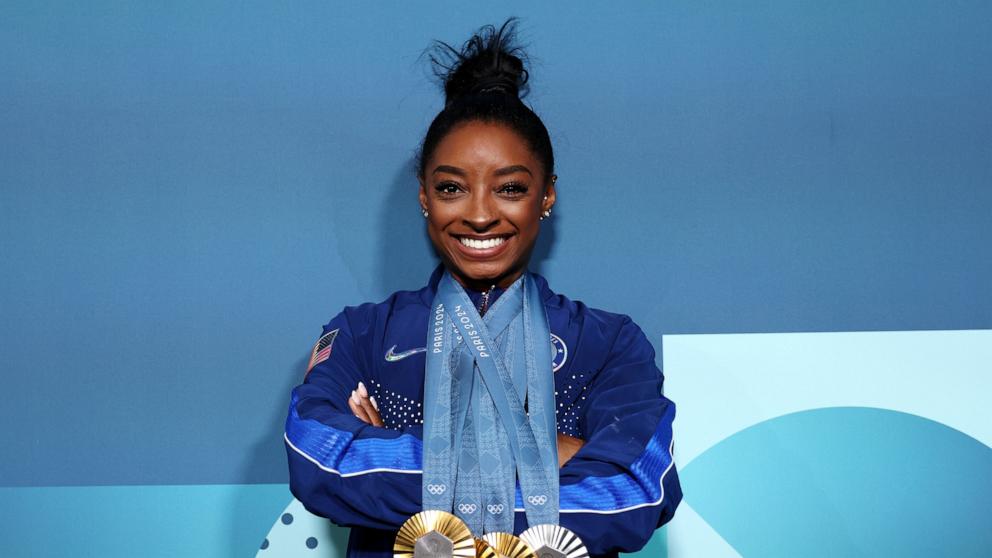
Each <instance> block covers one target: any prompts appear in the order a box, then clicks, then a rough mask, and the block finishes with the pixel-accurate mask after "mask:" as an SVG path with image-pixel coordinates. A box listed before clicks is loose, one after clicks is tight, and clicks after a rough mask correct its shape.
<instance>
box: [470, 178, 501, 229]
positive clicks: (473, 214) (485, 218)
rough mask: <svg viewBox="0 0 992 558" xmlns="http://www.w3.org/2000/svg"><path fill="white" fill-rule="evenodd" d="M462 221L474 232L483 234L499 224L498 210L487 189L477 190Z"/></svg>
mask: <svg viewBox="0 0 992 558" xmlns="http://www.w3.org/2000/svg"><path fill="white" fill-rule="evenodd" d="M462 220H463V221H464V222H465V224H466V225H468V226H469V227H472V229H473V230H475V231H476V232H485V231H487V230H489V229H491V228H492V227H494V226H495V225H496V223H499V210H498V208H497V207H496V205H495V200H493V199H492V196H491V195H490V193H489V191H488V188H477V189H476V191H475V192H474V193H473V195H472V197H471V199H470V200H469V204H468V207H466V210H465V215H464V216H463V218H462Z"/></svg>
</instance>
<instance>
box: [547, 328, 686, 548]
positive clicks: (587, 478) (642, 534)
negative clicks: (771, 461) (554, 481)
mask: <svg viewBox="0 0 992 558" xmlns="http://www.w3.org/2000/svg"><path fill="white" fill-rule="evenodd" d="M654 359H655V353H654V349H653V348H652V347H651V344H650V343H649V342H648V340H647V338H646V337H645V336H644V333H643V332H642V331H641V329H640V328H639V327H637V325H636V324H634V323H633V322H632V321H630V319H629V318H627V317H624V319H623V323H622V325H621V327H620V329H619V332H618V334H617V336H616V338H615V340H614V342H613V346H612V348H611V349H610V354H609V356H608V358H607V360H606V364H605V365H604V367H603V369H601V370H600V371H599V373H598V374H597V376H596V378H595V379H594V380H593V383H592V384H591V385H590V394H589V395H588V396H587V399H588V401H589V402H588V404H587V406H586V407H585V409H584V411H583V412H582V415H581V417H580V428H581V431H582V438H583V440H585V444H584V445H583V446H582V448H581V449H580V450H579V451H578V453H576V454H575V456H574V457H573V458H572V459H570V460H569V461H568V462H567V463H566V464H565V466H564V467H562V469H561V470H560V473H559V474H560V496H559V498H560V507H561V516H560V522H561V524H562V525H563V526H565V527H568V528H569V529H571V530H573V531H574V532H575V533H576V534H578V535H579V537H581V538H582V540H583V541H584V542H585V543H586V546H587V547H588V549H589V552H590V554H605V553H611V552H617V551H620V552H634V551H636V550H639V549H640V548H642V547H643V546H644V545H645V544H647V542H648V541H649V540H650V539H651V536H652V534H653V533H654V530H655V529H657V528H658V527H660V526H661V525H662V524H664V523H666V522H667V521H669V520H670V519H671V518H672V516H673V514H674V513H675V508H676V507H677V506H678V504H679V502H680V501H681V500H682V490H681V487H680V486H679V480H678V474H677V473H676V471H675V465H674V462H673V460H672V447H673V442H672V421H673V419H674V418H675V405H674V404H673V403H672V402H671V401H669V400H668V399H666V398H665V397H664V396H663V395H662V393H661V388H662V374H661V371H660V370H659V369H658V367H657V365H655V360H654Z"/></svg>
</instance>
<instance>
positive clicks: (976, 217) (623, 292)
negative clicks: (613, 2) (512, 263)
mask: <svg viewBox="0 0 992 558" xmlns="http://www.w3.org/2000/svg"><path fill="white" fill-rule="evenodd" d="M508 15H520V16H522V17H523V24H522V35H523V38H524V39H525V41H526V42H527V43H528V45H529V50H530V52H532V53H533V55H534V57H535V65H534V68H533V74H534V79H533V83H532V94H531V96H530V97H529V101H530V102H531V103H532V105H533V106H534V108H535V110H537V112H538V113H539V114H541V115H542V116H543V117H544V118H545V121H546V123H547V125H548V127H549V129H550V130H551V133H552V136H553V140H554V141H555V145H556V148H557V153H556V154H557V157H558V164H559V166H558V169H557V171H558V174H559V176H560V179H559V183H558V184H559V200H560V202H559V204H558V205H557V206H556V211H555V216H554V218H553V219H552V220H551V221H550V226H549V227H546V230H545V231H544V235H543V237H542V240H541V247H540V250H539V254H538V256H537V259H538V261H536V262H535V264H536V267H537V268H538V270H539V271H541V272H542V273H544V274H545V275H546V276H547V277H548V278H549V280H550V282H551V284H552V285H553V286H554V288H555V289H556V290H558V291H561V292H564V293H567V294H569V295H570V296H572V297H573V298H577V299H581V300H584V301H586V302H587V303H589V304H591V305H593V306H599V307H605V308H608V309H611V310H614V311H618V312H624V313H628V314H631V315H632V316H633V317H634V318H635V320H637V321H638V323H640V324H641V326H642V327H643V328H644V329H645V331H646V332H647V333H648V334H649V336H650V338H651V339H652V340H653V341H655V342H656V343H657V344H659V345H660V342H661V337H662V335H663V334H664V335H670V334H689V333H707V334H715V333H730V332H811V331H880V330H961V329H989V328H992V258H990V257H989V252H990V249H989V246H990V243H992V217H990V215H992V209H990V208H992V106H990V103H989V99H990V98H992V42H990V41H988V37H987V22H988V21H989V20H990V17H992V7H990V6H989V4H988V3H984V2H977V1H975V2H955V3H950V4H947V3H944V4H940V5H938V4H936V3H928V2H869V3H862V2H839V3H831V5H821V3H814V2H808V3H803V2H719V3H700V2H691V3H690V2H686V3H673V2H662V3H643V4H628V5H625V7H624V8H622V9H621V8H618V7H615V6H609V5H606V4H605V3H596V4H588V5H581V6H577V5H575V4H574V3H541V4H540V5H538V6H536V7H535V6H532V5H531V4H530V3H503V4H501V5H499V6H498V7H484V6H479V7H474V8H471V9H466V8H464V7H463V6H462V5H461V4H459V3H454V2H447V3H444V2H436V3H430V4H428V3H400V2H390V3H386V2H382V3H375V4H369V3H362V4H358V3H355V4H334V5H328V4H326V3H317V2H313V3H293V4H292V5H271V4H264V5H246V4H243V3H233V2H230V3H220V2H207V3H204V2H195V3H194V2H187V3H179V2H177V3H169V4H168V5H163V6H154V5H145V4H133V5H122V4H118V3H87V4H83V5H80V4H76V3H57V2H51V3H43V2H8V3H5V4H4V5H3V6H0V52H3V53H4V55H3V56H2V57H0V254H2V259H0V261H2V263H0V286H2V290H0V314H2V316H3V319H2V321H0V340H2V342H0V367H2V368H0V369H2V372H3V385H2V387H3V392H2V393H3V396H2V397H3V404H2V406H0V448H3V452H4V459H2V460H0V486H3V487H6V488H0V501H3V502H5V504H4V505H3V506H2V507H0V534H2V535H3V536H2V537H0V541H2V542H0V550H3V549H4V545H7V546H8V547H9V548H7V549H6V554H10V555H22V554H26V553H27V552H28V550H27V549H28V548H29V547H30V546H31V545H38V544H49V545H50V546H49V547H35V548H36V550H35V552H51V553H55V552H56V550H54V549H57V548H61V547H59V546H58V545H59V544H66V545H69V547H72V548H76V549H77V551H78V548H80V547H79V545H78V544H77V543H78V539H75V538H72V535H71V532H72V529H70V528H68V527H67V526H66V525H65V521H63V519H62V518H63V517H66V518H67V517H76V516H75V515H73V514H72V513H70V512H69V511H65V510H63V511H64V513H65V514H66V515H64V516H60V515H58V513H57V512H53V511H51V508H45V506H47V505H49V504H50V503H51V502H59V501H61V502H67V501H70V500H72V498H70V497H69V495H70V494H81V495H82V496H79V498H81V500H80V501H81V502H88V501H95V500H100V501H104V502H111V501H115V502H117V501H119V502H127V503H129V504H128V505H132V506H136V505H138V504H134V502H136V501H141V500H144V499H146V498H147V499H154V500H155V501H169V499H170V498H171V499H174V500H175V502H176V505H177V506H179V507H180V508H181V504H182V502H188V501H190V500H191V499H192V500H198V501H201V502H204V504H203V506H202V510H205V511H202V510H201V511H202V514H203V518H204V519H202V520H201V521H199V522H198V523H196V525H198V527H196V528H193V527H191V525H193V523H190V521H192V520H190V519H189V518H188V517H185V518H184V515H183V514H181V513H180V512H178V511H176V512H175V513H170V512H168V511H167V509H168V507H167V506H166V507H165V508H163V507H153V508H149V509H144V508H142V509H140V510H139V509H136V508H115V509H117V510H118V512H120V510H121V509H123V510H126V511H125V512H121V513H120V515H121V516H123V517H126V518H128V521H129V523H127V525H131V526H133V525H134V524H136V522H137V521H138V520H139V519H141V518H154V519H149V521H150V522H155V521H157V522H159V524H162V525H171V526H172V528H171V529H169V530H166V529H164V528H160V529H156V528H155V527H154V525H151V526H146V529H147V533H145V534H144V535H142V534H141V533H142V532H141V531H140V530H136V529H134V528H132V527H125V526H123V525H122V524H117V525H116V526H115V525H113V524H106V525H105V524H103V523H101V521H103V520H99V521H98V520H94V521H92V522H91V523H86V522H82V523H80V524H77V526H76V527H77V528H78V530H79V536H80V537H82V536H84V535H85V532H86V531H87V530H89V532H94V531H98V530H103V531H105V532H106V533H107V535H105V536H97V537H95V538H91V539H90V541H89V544H91V545H95V546H92V547H89V548H90V549H91V550H92V551H93V553H94V554H102V555H105V556H109V555H116V554H114V553H115V552H117V553H120V555H123V553H124V552H131V551H134V550H135V548H136V547H139V546H140V547H142V548H143V549H144V550H143V551H144V552H154V551H155V550H156V549H157V550H158V551H160V552H161V553H162V554H161V555H174V554H179V553H182V552H181V550H179V549H182V548H185V547H183V546H182V545H183V544H197V545H200V546H199V548H200V549H201V550H200V552H201V555H203V556H207V555H211V554H210V553H214V554H216V555H218V556H220V555H231V556H234V555H244V554H245V553H248V552H254V549H256V548H257V547H258V543H259V541H260V540H261V538H262V537H264V535H265V532H266V529H267V528H268V527H269V525H270V524H271V523H272V521H273V519H274V518H276V517H277V516H278V515H279V513H280V512H281V510H282V508H283V507H285V504H286V501H287V498H288V495H287V492H286V490H285V484H284V483H285V482H286V468H285V463H284V460H285V456H284V451H283V449H282V442H281V431H282V420H283V417H284V412H285V405H286V399H287V395H288V393H289V389H290V388H291V387H292V386H293V385H294V384H296V383H297V382H298V381H299V380H300V378H301V376H302V373H303V371H304V370H303V367H304V365H305V359H306V357H307V355H308V351H309V348H310V345H311V343H312V342H313V339H314V338H315V337H316V335H317V334H318V333H319V331H320V329H319V328H320V325H321V324H323V323H325V322H326V321H327V319H328V318H329V317H330V316H332V315H333V314H334V313H336V312H337V311H338V310H339V309H340V308H341V307H342V306H343V305H345V304H354V303H357V302H359V301H364V300H379V299H381V298H383V297H385V296H386V295H387V294H388V293H389V292H391V291H393V290H395V289H398V288H415V287H417V286H419V285H420V284H422V283H423V281H424V280H425V278H426V276H427V274H428V272H429V270H430V269H431V268H432V267H433V265H434V260H433V256H432V255H431V252H430V249H429V245H428V243H427V241H426V239H425V237H424V235H423V234H422V233H421V231H422V229H423V224H422V219H421V217H420V216H419V212H418V207H417V204H416V181H415V179H414V177H413V174H412V168H411V162H412V157H413V153H414V150H415V148H416V146H417V144H418V142H419V140H420V138H421V136H422V134H423V132H424V131H425V129H426V126H427V124H428V123H429V122H430V119H431V118H432V117H433V115H434V114H435V113H436V111H437V110H439V108H440V106H441V98H440V95H439V93H438V91H437V89H436V87H435V86H434V85H433V84H432V83H431V81H430V79H429V77H428V69H427V67H426V64H425V62H424V60H423V59H422V58H421V56H420V55H421V51H422V49H423V48H424V47H425V46H426V45H427V44H428V43H429V42H430V40H432V39H435V38H439V39H444V40H448V41H452V42H460V41H462V40H464V39H465V38H467V36H468V34H469V32H470V31H472V30H473V29H475V28H476V27H478V26H479V25H480V24H482V23H486V22H499V21H502V20H503V19H504V18H505V17H506V16H508ZM667 372H668V374H669V375H671V374H672V373H673V371H672V370H668V371H667ZM914 380H915V381H923V380H924V378H916V379H914ZM676 399H677V397H676ZM680 403H683V402H681V401H680ZM69 486H73V487H77V488H72V489H68V488H64V489H59V488H53V487H69ZM98 487H108V488H107V490H111V488H110V487H113V488H112V490H115V491H118V492H113V494H119V500H114V497H112V496H111V495H110V494H111V493H110V492H106V493H102V494H105V497H102V498H93V497H90V496H86V494H89V493H87V492H86V490H96V489H97V488H98ZM129 487H131V488H129ZM196 487H201V488H199V489H198V488H196ZM184 490H192V491H194V492H196V494H198V496H197V497H196V498H193V497H191V496H190V495H189V494H186V493H184V492H183V491H184ZM80 491H81V492H80ZM94 494H95V493H94ZM152 495H155V496H154V498H152ZM8 502H9V503H10V504H7V503H8ZM31 502H34V504H32V503H31ZM43 503H45V504H44V505H43ZM65 505H67V506H68V504H65ZM80 505H81V506H83V507H82V508H80V509H84V508H85V504H80ZM107 505H108V506H110V505H111V504H107ZM122 505H123V504H122ZM66 509H68V508H66ZM177 509H178V508H177ZM211 510H213V511H211ZM80 513H81V514H82V515H84V516H85V515H87V514H86V513H82V512H80ZM107 513H108V514H109V515H107V517H112V516H113V512H109V511H108V512H107ZM149 514H150V515H149ZM194 515H195V514H194ZM98 516H99V517H104V516H102V515H98ZM221 517H224V518H226V519H223V520H220V519H218V518H221ZM135 518H138V519H135ZM42 521H47V522H48V523H46V524H41V523H40V522H42ZM217 521H223V522H224V523H223V526H220V525H216V524H214V523H211V522H217ZM4 526H8V527H6V528H5V527H4ZM31 529H36V531H32V530H31ZM197 529H199V530H200V531H202V533H201V534H200V535H197V536H199V537H200V538H196V537H194V536H193V535H189V536H188V537H185V538H184V537H182V536H179V535H178V534H177V532H187V533H194V532H200V531H197ZM125 532H126V533H129V535H128V536H127V537H122V536H121V533H125ZM55 533H59V535H58V536H56V535H55ZM67 533H70V534H67ZM59 537H62V538H59ZM59 541H62V542H59ZM194 541H199V542H195V543H194ZM169 544H172V545H174V546H171V547H170V546H168V545H169ZM208 544H209V545H212V546H210V549H212V550H210V551H209V552H208V551H207V550H206V546H204V545H208ZM38 548H48V550H47V551H46V550H37V549H38ZM170 549H172V550H170ZM147 555H152V554H147Z"/></svg>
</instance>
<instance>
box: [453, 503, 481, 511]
mask: <svg viewBox="0 0 992 558" xmlns="http://www.w3.org/2000/svg"><path fill="white" fill-rule="evenodd" d="M477 509H479V507H478V506H476V505H475V504H458V511H460V512H462V513H475V510H477Z"/></svg>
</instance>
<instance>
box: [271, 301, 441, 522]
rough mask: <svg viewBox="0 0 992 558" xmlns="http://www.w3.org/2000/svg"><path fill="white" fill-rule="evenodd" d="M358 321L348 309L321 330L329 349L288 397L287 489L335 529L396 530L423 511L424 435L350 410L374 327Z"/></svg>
mask: <svg viewBox="0 0 992 558" xmlns="http://www.w3.org/2000/svg"><path fill="white" fill-rule="evenodd" d="M359 308H360V307H359ZM349 314H352V315H350V316H349ZM355 314H358V313H357V312H356V313H351V312H349V310H346V311H345V312H342V313H341V314H339V315H338V316H336V317H335V318H334V319H333V320H331V321H330V323H328V324H327V325H326V326H324V331H323V335H322V336H321V340H322V341H326V339H325V337H331V338H332V339H331V342H330V343H329V344H327V343H324V344H325V345H328V346H326V347H323V348H322V347H321V341H318V345H317V346H316V347H315V349H314V351H313V353H312V354H313V356H312V358H311V361H310V362H311V364H310V365H309V368H310V370H309V371H308V372H307V375H306V378H305V379H304V381H303V383H302V384H301V385H299V386H297V387H296V388H295V389H294V390H293V393H292V398H291V401H290V405H289V416H288V417H287V418H286V433H285V436H284V441H285V443H286V453H287V456H288V460H289V488H290V491H291V492H292V493H293V496H295V497H296V498H297V499H298V500H299V501H300V502H302V503H303V505H304V507H306V509H307V510H309V511H310V512H312V513H314V514H317V515H320V516H323V517H326V518H328V519H330V520H331V521H333V522H334V523H336V524H338V525H341V526H344V527H370V528H374V529H389V530H394V531H395V530H397V529H399V527H400V525H401V524H402V523H403V522H404V521H406V520H407V519H408V518H409V517H410V516H411V515H413V514H415V513H417V512H419V511H420V508H421V456H422V442H421V438H422V432H421V427H420V426H417V427H411V428H406V429H402V430H395V429H385V428H379V427H374V426H371V425H368V424H365V423H364V422H362V421H361V420H359V419H358V418H357V417H355V416H354V415H353V414H352V412H351V410H350V409H349V408H348V397H349V396H350V395H351V391H352V390H353V389H355V387H356V386H357V385H358V382H359V381H363V382H365V384H366V385H371V382H370V377H369V374H368V371H367V364H366V363H367V353H368V352H369V351H370V350H371V348H370V347H368V346H365V345H368V344H370V341H369V340H370V339H371V335H370V334H369V333H368V332H369V331H370V329H371V327H370V326H368V321H369V320H368V319H362V316H361V315H355ZM359 322H365V323H359ZM352 324H355V325H356V327H355V329H352V327H351V325H352ZM322 349H323V350H324V351H325V352H326V353H329V354H326V356H325V354H322V353H321V352H320V351H321V350H322ZM328 349H329V350H328ZM314 363H316V364H314Z"/></svg>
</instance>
